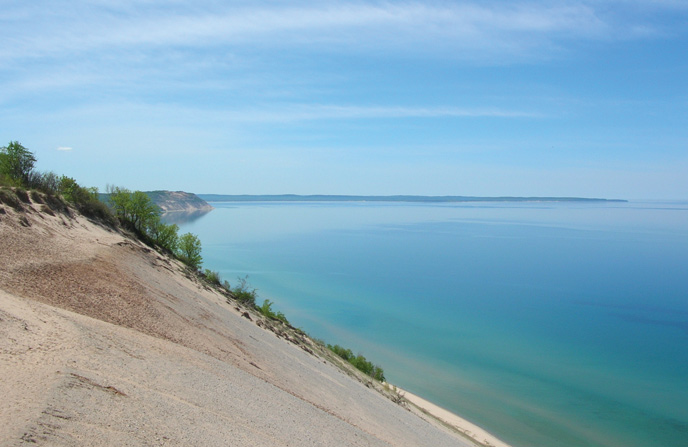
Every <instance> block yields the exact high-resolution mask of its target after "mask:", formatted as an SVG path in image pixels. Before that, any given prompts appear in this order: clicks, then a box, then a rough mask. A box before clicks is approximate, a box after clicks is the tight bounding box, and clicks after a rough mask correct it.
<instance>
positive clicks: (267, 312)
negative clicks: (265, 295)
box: [257, 300, 289, 324]
mask: <svg viewBox="0 0 688 447" xmlns="http://www.w3.org/2000/svg"><path fill="white" fill-rule="evenodd" d="M273 304H274V303H273V302H272V301H270V300H264V301H263V304H262V305H261V306H258V307H257V309H258V312H260V313H261V314H263V315H264V316H266V317H268V318H272V319H274V320H279V321H281V322H282V323H286V324H289V321H288V320H287V317H286V316H285V315H284V314H283V313H282V312H279V311H278V312H275V311H273V310H272V305H273Z"/></svg>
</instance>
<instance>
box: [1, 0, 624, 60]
mask: <svg viewBox="0 0 688 447" xmlns="http://www.w3.org/2000/svg"><path fill="white" fill-rule="evenodd" d="M216 5H217V4H216V3H211V4H207V5H202V4H201V5H199V6H195V7H190V6H189V7H185V8H181V7H178V8H165V7H164V6H157V5H156V4H155V3H151V4H149V5H148V7H147V8H140V10H135V9H134V10H132V9H130V8H128V7H123V8H122V9H121V10H118V9H117V6H114V5H110V6H109V7H107V8H104V7H103V8H99V7H97V6H94V4H93V3H85V4H84V3H76V5H74V6H73V7H70V10H72V11H73V13H69V12H65V11H64V8H62V9H63V10H61V11H59V12H58V11H57V10H56V9H55V7H51V5H45V7H46V9H47V11H41V10H36V12H37V16H31V17H32V18H27V19H26V20H29V21H30V22H31V23H29V25H32V26H30V27H29V29H28V31H29V32H22V31H20V30H19V29H15V30H12V28H13V27H20V26H25V25H27V23H23V21H22V20H18V21H17V22H18V23H16V25H13V26H9V27H8V28H9V32H10V33H12V34H16V32H19V35H18V36H17V35H14V36H12V35H9V36H7V37H8V38H10V37H11V38H12V41H13V45H8V46H6V47H5V49H4V51H0V54H2V56H3V58H4V59H8V57H9V58H24V57H29V58H31V57H49V58H50V57H55V56H57V57H61V56H65V55H69V54H85V53H86V54H88V53H92V52H101V51H112V50H117V49H127V48H137V50H141V49H142V48H146V47H149V48H150V49H154V48H157V49H159V48H160V47H167V46H182V47H199V46H200V47H204V46H212V47H217V46H219V45H229V46H237V45H238V46H244V45H261V46H268V47H284V46H285V45H286V46H294V45H297V46H300V47H307V48H323V47H324V48H325V49H326V50H328V51H331V50H336V49H338V48H339V49H346V50H347V51H352V50H353V51H370V50H371V49H373V50H374V49H376V48H378V49H379V48H384V49H396V50H400V51H414V52H418V51H421V52H428V51H430V50H431V49H434V50H444V52H443V53H444V54H446V52H447V51H451V52H452V55H453V57H477V55H478V53H480V52H485V51H487V52H488V53H491V52H498V53H499V54H500V55H502V56H504V55H505V54H512V53H513V52H514V51H518V52H522V53H528V52H530V51H532V50H533V49H534V48H546V47H548V46H549V45H551V43H552V41H556V40H558V39H562V38H566V39H581V38H582V39H588V38H600V37H608V36H610V35H612V34H614V33H615V31H614V30H613V29H612V28H613V26H612V25H611V24H610V23H608V22H607V21H605V19H604V18H603V17H602V16H601V15H600V14H598V13H597V11H596V9H595V8H594V4H589V3H585V2H561V3H559V2H554V3H552V2H547V3H534V2H530V1H529V2H513V3H511V2H510V3H504V2H475V1H465V2H457V3H436V2H418V1H416V2H403V3H387V2H384V3H380V2H369V3H364V2H319V3H315V4H314V3H310V2H309V3H287V4H286V6H285V4H283V3H281V4H277V5H275V4H270V5H265V4H262V5H260V4H259V5H258V6H254V5H251V6H250V7H246V6H239V7H236V6H235V7H231V6H230V7H226V6H222V7H217V6H216ZM51 10H52V12H51ZM53 13H54V14H57V17H59V19H60V20H56V19H55V17H54V14H53ZM32 28H33V29H32ZM22 29H23V28H22ZM457 49H458V50H460V51H458V52H457V51H456V50H457Z"/></svg>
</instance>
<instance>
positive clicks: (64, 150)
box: [57, 146, 72, 152]
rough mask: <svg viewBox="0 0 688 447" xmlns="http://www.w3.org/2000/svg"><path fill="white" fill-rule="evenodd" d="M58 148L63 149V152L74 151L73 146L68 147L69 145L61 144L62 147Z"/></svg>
mask: <svg viewBox="0 0 688 447" xmlns="http://www.w3.org/2000/svg"><path fill="white" fill-rule="evenodd" d="M57 150H58V151H61V152H71V151H72V148H71V147H68V146H60V147H58V148H57Z"/></svg>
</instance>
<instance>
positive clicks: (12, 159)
mask: <svg viewBox="0 0 688 447" xmlns="http://www.w3.org/2000/svg"><path fill="white" fill-rule="evenodd" d="M35 163H36V157H35V156H34V154H33V152H31V151H30V150H28V149H27V148H25V147H24V146H22V145H21V144H20V143H19V142H18V141H10V142H9V144H8V145H7V146H5V147H2V148H0V174H1V175H2V176H4V177H6V178H7V179H9V180H10V181H11V182H14V183H15V184H17V185H18V186H21V185H23V186H25V185H27V184H28V182H29V174H30V173H31V171H32V170H33V165H34V164H35Z"/></svg>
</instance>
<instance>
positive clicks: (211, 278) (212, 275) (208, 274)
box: [203, 269, 222, 286]
mask: <svg viewBox="0 0 688 447" xmlns="http://www.w3.org/2000/svg"><path fill="white" fill-rule="evenodd" d="M203 276H205V279H206V280H207V281H208V282H209V283H211V284H214V285H216V286H219V285H221V284H222V283H221V281H220V274H219V273H218V272H216V271H213V270H210V269H205V271H204V272H203Z"/></svg>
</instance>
